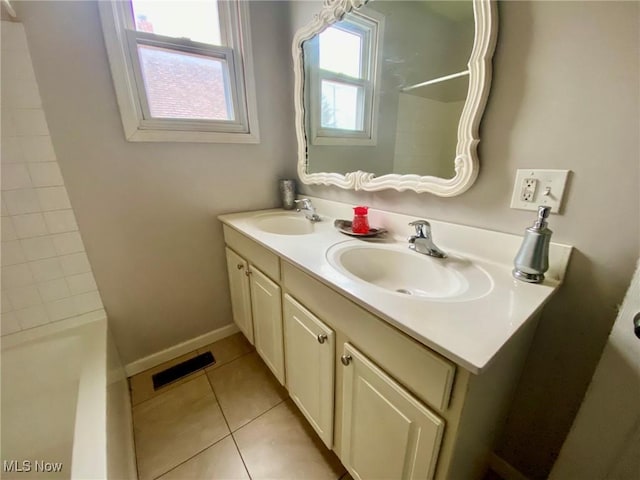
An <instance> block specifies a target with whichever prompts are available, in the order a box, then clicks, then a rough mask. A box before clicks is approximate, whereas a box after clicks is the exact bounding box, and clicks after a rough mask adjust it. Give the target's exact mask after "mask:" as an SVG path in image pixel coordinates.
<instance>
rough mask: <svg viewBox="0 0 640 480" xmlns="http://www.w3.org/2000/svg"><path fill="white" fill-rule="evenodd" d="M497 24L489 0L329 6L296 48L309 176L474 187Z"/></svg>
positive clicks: (442, 191) (344, 182)
mask: <svg viewBox="0 0 640 480" xmlns="http://www.w3.org/2000/svg"><path fill="white" fill-rule="evenodd" d="M365 3H366V5H365ZM496 25H497V18H496V7H495V3H494V2H492V1H490V0H466V1H446V0H445V1H415V0H413V1H412V0H409V1H403V0H370V1H368V2H367V1H366V0H325V2H324V6H323V8H322V11H321V12H320V13H319V14H318V15H317V16H316V17H315V19H314V20H313V21H312V22H311V23H310V24H309V25H307V26H305V27H303V28H301V29H300V30H299V31H298V32H297V33H296V35H295V37H294V42H293V54H294V70H295V107H296V135H297V138H298V174H299V176H300V178H301V180H302V181H303V182H304V183H309V184H324V185H336V186H339V187H342V188H351V189H356V190H367V191H374V190H383V189H395V190H399V191H403V190H414V191H416V192H431V193H434V194H436V195H440V196H453V195H459V194H461V193H462V192H464V191H465V190H467V189H468V188H469V187H470V186H471V184H472V183H473V182H474V180H475V179H476V177H477V174H478V159H477V151H476V147H477V144H478V142H479V138H478V133H477V132H478V126H479V123H480V118H481V116H482V112H483V110H484V105H485V103H486V99H487V96H488V93H489V83H490V78H491V56H492V54H493V49H494V46H495V38H496Z"/></svg>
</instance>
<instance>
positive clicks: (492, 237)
mask: <svg viewBox="0 0 640 480" xmlns="http://www.w3.org/2000/svg"><path fill="white" fill-rule="evenodd" d="M312 200H313V203H314V205H315V206H316V208H317V210H318V213H319V214H320V216H321V217H322V219H323V221H322V222H319V223H316V224H314V232H313V233H311V234H307V235H279V234H273V233H267V232H264V231H262V230H260V229H258V228H257V227H256V226H255V224H254V223H253V222H252V219H253V218H255V216H256V215H261V214H265V213H269V212H284V210H261V211H257V212H244V213H236V214H229V215H222V216H220V217H219V219H220V220H221V221H222V222H223V223H224V224H226V225H228V226H229V227H231V228H233V229H235V230H237V231H238V232H240V233H243V234H244V235H246V236H248V237H249V238H251V239H253V240H254V241H256V242H257V243H259V244H261V245H262V246H264V247H266V248H267V249H269V250H271V251H272V252H274V253H276V254H277V255H278V256H280V257H281V258H283V259H284V260H286V261H288V262H290V263H292V264H294V265H296V266H297V267H299V268H301V269H302V270H304V271H305V272H307V273H309V274H310V275H312V276H313V277H315V278H316V279H318V280H320V281H321V282H323V283H324V284H326V285H328V286H329V287H331V288H333V289H334V290H336V291H338V292H340V293H341V294H343V295H345V296H346V297H348V298H349V299H351V300H352V301H354V302H355V303H357V304H358V305H360V306H362V307H364V308H365V309H367V310H368V311H370V312H372V313H373V314H375V315H377V316H379V317H380V318H382V319H383V320H385V321H387V322H388V323H389V324H391V325H393V326H395V327H396V328H398V329H400V330H401V331H403V332H405V333H406V334H407V335H409V336H411V337H413V338H414V339H416V340H417V341H419V342H420V343H422V344H424V345H426V346H427V347H429V348H432V349H433V350H435V351H437V352H438V353H440V354H441V355H443V356H444V357H446V358H448V359H450V360H452V361H453V362H455V363H457V364H458V365H460V366H462V367H463V368H465V369H467V370H469V371H470V372H472V373H474V374H478V373H481V372H482V370H483V369H485V368H486V367H487V366H488V365H489V363H490V362H491V360H492V358H493V357H494V356H495V355H496V354H497V353H498V352H499V351H500V349H501V348H502V347H503V346H504V345H505V344H506V343H507V342H508V340H509V339H510V338H511V337H512V336H513V335H514V334H515V333H516V332H517V331H518V330H519V329H520V328H521V327H522V326H523V325H524V324H525V323H526V322H527V321H528V320H530V319H532V318H533V317H534V316H535V314H536V313H537V312H538V311H539V310H540V309H541V308H542V307H543V306H544V304H545V303H546V302H547V301H548V300H549V298H550V297H551V295H552V294H553V293H554V292H555V290H556V289H557V288H558V286H559V285H560V283H561V281H562V278H563V277H564V273H565V271H566V267H567V263H568V260H569V256H570V254H571V247H570V246H566V245H560V244H555V243H552V244H551V246H550V254H549V264H550V268H549V271H548V272H547V274H546V277H547V278H546V279H545V281H544V283H542V284H527V283H523V282H520V281H518V280H515V279H514V278H513V277H512V276H511V270H512V269H513V263H512V262H513V258H514V256H515V254H516V252H517V251H518V248H519V246H520V243H521V240H522V237H521V236H519V235H511V234H506V233H500V232H492V231H489V230H483V229H478V228H474V227H467V226H463V225H456V224H451V223H446V222H438V221H431V220H430V223H431V226H432V232H433V238H434V241H435V243H436V245H438V247H440V248H441V249H442V250H444V251H445V252H447V253H450V254H455V255H456V256H459V257H463V258H467V259H470V260H472V261H473V262H474V263H475V264H476V265H478V266H479V267H480V268H482V269H484V270H485V271H486V272H487V273H488V274H489V275H490V276H491V277H492V279H493V281H494V285H493V288H492V289H491V291H490V292H489V293H488V294H487V295H485V296H483V297H481V298H478V299H475V300H468V301H461V302H456V301H439V300H427V299H423V298H419V297H411V296H405V295H398V294H395V293H391V292H384V291H382V290H381V289H380V288H379V287H375V286H372V285H370V284H367V283H365V282H362V281H357V280H354V279H352V278H350V277H348V276H346V275H344V274H342V273H341V272H339V271H338V270H336V269H335V268H334V267H332V266H331V265H330V264H329V262H328V261H327V258H326V252H327V250H328V249H329V248H330V247H331V246H333V245H335V244H336V243H338V242H345V241H354V240H353V238H351V237H348V236H346V235H344V234H342V233H340V232H339V231H338V230H336V229H335V228H334V226H333V221H334V219H335V218H342V219H351V217H352V214H351V212H352V210H351V207H352V206H351V205H347V204H342V203H338V202H332V201H327V200H322V199H316V198H313V199H312ZM300 215H302V213H300ZM412 220H415V217H410V216H407V215H402V214H397V213H391V212H384V211H380V210H374V209H370V210H369V223H370V225H371V227H384V228H387V229H388V230H389V231H390V232H391V235H389V237H388V239H387V241H396V242H401V243H404V244H407V245H408V243H407V241H406V238H407V237H408V236H409V235H410V234H411V233H413V232H412V230H413V229H412V228H411V227H409V226H408V225H407V224H408V223H409V221H412ZM532 221H533V217H532ZM526 226H527V225H523V231H524V228H525V227H526ZM362 241H364V240H362ZM416 255H420V254H419V253H416ZM429 258H430V259H431V257H429ZM432 260H433V261H434V262H437V261H440V260H439V259H436V258H433V259H432Z"/></svg>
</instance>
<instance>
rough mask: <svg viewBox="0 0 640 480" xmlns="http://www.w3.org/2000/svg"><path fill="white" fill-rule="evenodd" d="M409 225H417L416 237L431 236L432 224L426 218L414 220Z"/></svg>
mask: <svg viewBox="0 0 640 480" xmlns="http://www.w3.org/2000/svg"><path fill="white" fill-rule="evenodd" d="M409 225H410V226H412V227H416V237H418V238H429V237H431V224H430V223H429V222H427V221H426V220H414V221H413V222H410V223H409Z"/></svg>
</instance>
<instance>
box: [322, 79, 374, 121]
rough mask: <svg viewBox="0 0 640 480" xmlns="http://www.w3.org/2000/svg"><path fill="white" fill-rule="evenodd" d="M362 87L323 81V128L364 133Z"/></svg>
mask: <svg viewBox="0 0 640 480" xmlns="http://www.w3.org/2000/svg"><path fill="white" fill-rule="evenodd" d="M361 90H362V87H358V86H353V85H346V84H344V83H337V82H331V81H328V80H323V81H322V115H321V120H320V124H321V126H322V127H323V128H338V129H340V130H354V131H362V130H363V124H362V114H361V112H362V110H363V106H362V97H363V96H362V95H361Z"/></svg>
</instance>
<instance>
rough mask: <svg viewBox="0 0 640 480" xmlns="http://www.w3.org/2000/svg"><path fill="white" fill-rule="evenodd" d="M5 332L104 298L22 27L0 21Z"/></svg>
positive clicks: (95, 305)
mask: <svg viewBox="0 0 640 480" xmlns="http://www.w3.org/2000/svg"><path fill="white" fill-rule="evenodd" d="M0 33H1V35H2V42H1V44H0V51H1V56H0V58H1V61H2V70H1V72H2V79H1V80H2V81H1V82H0V83H1V88H2V94H1V97H0V99H1V100H0V104H1V105H0V106H1V107H2V112H1V114H2V116H1V117H0V123H1V125H2V136H1V142H0V146H1V151H0V160H1V165H0V178H1V182H0V183H1V185H2V250H1V252H0V257H1V261H2V279H1V282H0V285H1V289H2V317H1V321H0V332H1V334H2V335H7V334H10V333H14V332H17V331H19V330H24V329H27V328H31V327H36V326H39V325H43V324H45V323H49V322H56V321H59V320H63V319H65V318H69V317H73V316H76V315H80V314H82V313H86V312H90V311H93V310H99V309H101V308H102V300H101V299H100V294H99V293H98V287H97V285H96V281H95V279H94V278H93V273H92V272H91V266H90V265H89V260H88V258H87V255H86V253H85V250H84V245H83V243H82V238H81V236H80V232H79V231H78V224H77V223H76V219H75V216H74V214H73V209H72V208H71V203H70V202H69V196H68V195H67V190H66V188H65V186H64V180H63V178H62V173H61V172H60V166H59V165H58V162H57V160H56V155H55V152H54V149H53V145H52V143H51V138H50V137H49V129H48V127H47V122H46V119H45V116H44V111H43V110H42V105H41V101H40V93H39V91H38V85H37V83H36V78H35V74H34V71H33V66H32V63H31V56H30V54H29V49H28V46H27V41H26V37H25V33H24V28H23V26H22V24H20V23H13V22H4V21H3V22H1V28H0Z"/></svg>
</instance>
